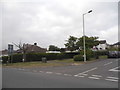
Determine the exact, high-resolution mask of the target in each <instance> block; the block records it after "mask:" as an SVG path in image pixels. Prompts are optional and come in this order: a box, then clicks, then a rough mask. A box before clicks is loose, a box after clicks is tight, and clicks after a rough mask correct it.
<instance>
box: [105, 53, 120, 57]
mask: <svg viewBox="0 0 120 90" xmlns="http://www.w3.org/2000/svg"><path fill="white" fill-rule="evenodd" d="M107 56H108V58H120V51H109V52H108V55H107Z"/></svg>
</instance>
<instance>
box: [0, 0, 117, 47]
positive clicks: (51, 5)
mask: <svg viewBox="0 0 120 90" xmlns="http://www.w3.org/2000/svg"><path fill="white" fill-rule="evenodd" d="M97 1H99V2H97ZM110 1H116V2H110ZM117 1H118V0H109V2H107V1H106V2H102V0H96V2H95V1H92V0H89V2H88V0H23V1H22V0H4V1H2V2H1V4H0V8H1V12H2V14H1V15H0V18H2V22H0V25H2V49H5V48H6V49H7V45H8V43H12V42H14V43H19V42H20V41H21V42H23V43H29V44H33V43H37V44H38V45H39V46H40V47H43V48H48V46H49V45H56V46H58V47H64V44H65V40H67V39H68V37H69V36H70V35H72V36H75V37H81V36H82V35H83V32H82V30H83V26H82V25H83V22H82V14H83V13H86V12H88V11H89V10H93V12H91V13H89V14H86V15H85V34H86V35H87V36H98V37H99V39H100V40H107V43H108V44H113V43H116V42H117V41H118V2H117ZM0 32H1V31H0ZM0 47H1V46H0Z"/></svg>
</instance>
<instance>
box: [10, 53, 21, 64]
mask: <svg viewBox="0 0 120 90" xmlns="http://www.w3.org/2000/svg"><path fill="white" fill-rule="evenodd" d="M11 59H12V63H16V62H22V59H23V54H14V55H13V56H12V58H11Z"/></svg>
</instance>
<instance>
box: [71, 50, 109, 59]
mask: <svg viewBox="0 0 120 90" xmlns="http://www.w3.org/2000/svg"><path fill="white" fill-rule="evenodd" d="M83 54H84V52H83V51H81V52H80V55H75V56H74V58H73V59H74V61H83V60H84V57H83ZM107 54H108V51H92V50H86V59H87V60H90V58H96V59H98V58H99V56H102V55H107Z"/></svg>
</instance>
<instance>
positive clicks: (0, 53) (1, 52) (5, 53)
mask: <svg viewBox="0 0 120 90" xmlns="http://www.w3.org/2000/svg"><path fill="white" fill-rule="evenodd" d="M0 56H8V50H7V49H5V50H2V51H0Z"/></svg>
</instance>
